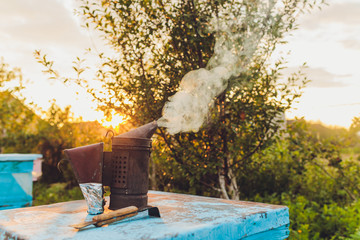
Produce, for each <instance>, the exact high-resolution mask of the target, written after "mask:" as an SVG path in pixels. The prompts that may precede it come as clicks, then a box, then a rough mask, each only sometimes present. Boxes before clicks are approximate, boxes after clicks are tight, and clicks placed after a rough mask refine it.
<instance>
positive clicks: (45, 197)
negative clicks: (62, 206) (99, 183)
mask: <svg viewBox="0 0 360 240" xmlns="http://www.w3.org/2000/svg"><path fill="white" fill-rule="evenodd" d="M33 197H34V199H33V206H38V205H44V204H51V203H57V202H66V201H71V200H79V199H84V197H83V195H82V193H81V190H80V188H79V187H78V186H76V187H72V188H68V185H67V184H66V183H54V184H51V185H47V184H44V183H39V182H35V183H34V188H33Z"/></svg>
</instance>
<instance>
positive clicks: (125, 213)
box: [70, 206, 161, 229]
mask: <svg viewBox="0 0 360 240" xmlns="http://www.w3.org/2000/svg"><path fill="white" fill-rule="evenodd" d="M146 210H147V211H148V214H149V216H151V217H161V216H160V211H159V209H158V208H157V207H152V206H146V207H143V208H140V209H139V208H137V207H135V206H130V207H126V208H121V209H118V210H115V211H112V212H110V213H104V214H100V215H97V216H95V217H93V218H92V221H88V222H82V223H78V224H74V225H71V226H70V227H73V228H76V229H83V228H85V227H87V226H89V225H95V226H96V227H101V226H104V225H107V224H111V223H114V222H117V221H120V220H123V219H126V218H130V217H133V216H136V215H137V214H138V213H139V212H143V211H146Z"/></svg>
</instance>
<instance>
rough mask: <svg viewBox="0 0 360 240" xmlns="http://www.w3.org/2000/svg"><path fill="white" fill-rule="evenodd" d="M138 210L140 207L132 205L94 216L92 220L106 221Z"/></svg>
mask: <svg viewBox="0 0 360 240" xmlns="http://www.w3.org/2000/svg"><path fill="white" fill-rule="evenodd" d="M138 210H139V209H138V208H137V207H135V206H130V207H126V208H121V209H118V210H115V211H112V212H110V213H104V214H100V215H97V216H95V217H93V219H92V220H93V222H101V221H105V220H108V219H112V218H116V217H120V216H123V215H127V214H130V213H134V212H137V211H138Z"/></svg>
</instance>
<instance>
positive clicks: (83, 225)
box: [70, 221, 96, 229]
mask: <svg viewBox="0 0 360 240" xmlns="http://www.w3.org/2000/svg"><path fill="white" fill-rule="evenodd" d="M95 223H96V222H94V221H91V222H82V223H77V224H73V225H70V227H73V228H76V229H81V228H84V227H86V226H89V225H91V224H95Z"/></svg>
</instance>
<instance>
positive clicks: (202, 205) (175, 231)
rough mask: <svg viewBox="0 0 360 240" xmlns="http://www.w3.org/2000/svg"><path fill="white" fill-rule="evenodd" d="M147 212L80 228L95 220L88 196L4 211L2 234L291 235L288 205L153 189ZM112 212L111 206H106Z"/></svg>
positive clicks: (43, 236) (11, 236)
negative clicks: (151, 211)
mask: <svg viewBox="0 0 360 240" xmlns="http://www.w3.org/2000/svg"><path fill="white" fill-rule="evenodd" d="M149 204H151V205H153V206H157V207H158V208H159V209H160V213H161V218H153V217H149V216H147V213H146V212H143V213H140V214H138V215H137V216H135V217H132V218H129V219H127V220H123V221H121V222H118V223H116V224H111V225H108V226H105V227H100V228H95V227H93V226H91V227H89V228H87V229H85V230H82V231H78V230H76V229H74V228H71V227H69V225H72V224H76V223H80V222H83V221H87V220H90V219H91V218H92V216H91V215H87V213H86V209H87V207H86V204H85V201H84V200H80V201H71V202H64V203H58V204H52V205H45V206H38V207H29V208H22V209H11V210H3V211H0V238H1V239H4V238H9V239H86V240H91V239H247V240H254V239H285V238H286V237H287V236H288V225H289V211H288V208H287V207H285V206H277V205H269V204H262V203H253V202H242V201H229V200H223V199H217V198H207V197H199V196H193V195H184V194H173V193H165V192H158V191H150V192H149ZM106 211H109V210H106Z"/></svg>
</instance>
